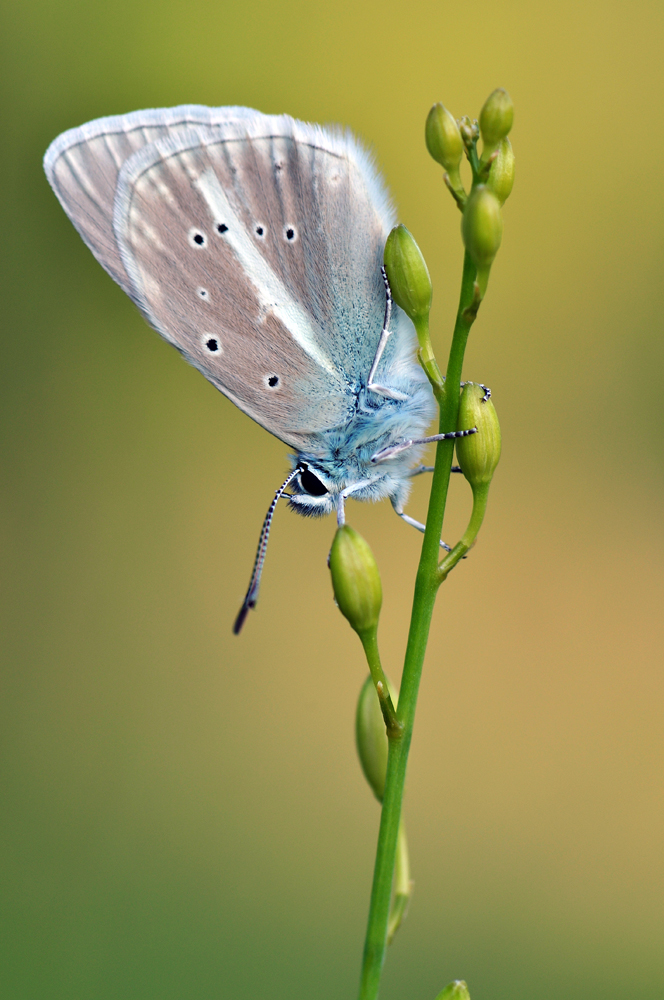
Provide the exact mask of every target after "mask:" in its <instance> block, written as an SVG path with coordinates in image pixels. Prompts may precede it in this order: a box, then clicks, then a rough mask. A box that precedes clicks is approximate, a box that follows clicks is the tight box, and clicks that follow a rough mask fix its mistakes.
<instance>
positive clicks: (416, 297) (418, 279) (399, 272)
mask: <svg viewBox="0 0 664 1000" xmlns="http://www.w3.org/2000/svg"><path fill="white" fill-rule="evenodd" d="M384 260H385V270H386V271H387V277H388V280H389V282H390V288H391V289H392V298H393V299H394V301H395V302H396V304H397V305H398V306H401V308H402V309H403V311H404V312H405V313H406V315H407V316H409V317H410V318H411V319H412V321H413V322H414V323H415V325H417V321H418V320H421V319H426V318H428V316H429V310H430V309H431V295H432V288H431V278H430V277H429V269H428V267H427V265H426V261H425V260H424V257H423V256H422V251H421V250H420V248H419V247H418V245H417V243H416V242H415V240H414V239H413V237H412V235H411V234H410V233H409V232H408V230H407V229H406V227H405V226H402V225H398V226H395V227H394V229H393V230H392V232H391V233H390V235H389V236H388V237H387V243H386V244H385V257H384Z"/></svg>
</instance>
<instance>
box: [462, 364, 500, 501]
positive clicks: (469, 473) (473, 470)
mask: <svg viewBox="0 0 664 1000" xmlns="http://www.w3.org/2000/svg"><path fill="white" fill-rule="evenodd" d="M485 395H486V390H485V389H484V386H481V385H477V384H476V383H475V382H466V384H465V385H464V387H463V389H462V390H461V402H460V404H459V419H458V421H457V430H459V431H467V430H469V429H470V428H471V427H477V434H469V435H468V437H464V438H458V439H457V442H456V453H457V459H458V462H459V465H460V466H461V468H462V470H463V474H464V476H465V477H466V479H467V480H468V482H469V483H470V485H471V486H472V487H473V489H474V488H475V487H476V486H481V485H483V484H486V483H490V482H491V479H492V477H493V474H494V472H495V471H496V466H497V465H498V462H499V460H500V424H499V423H498V416H497V414H496V410H495V407H494V405H493V403H492V402H491V400H490V399H487V400H486V402H485V401H484V396H485Z"/></svg>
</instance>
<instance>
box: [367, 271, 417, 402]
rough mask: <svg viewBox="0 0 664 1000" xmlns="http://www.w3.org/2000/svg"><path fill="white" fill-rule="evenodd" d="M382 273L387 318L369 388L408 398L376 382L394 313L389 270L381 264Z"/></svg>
mask: <svg viewBox="0 0 664 1000" xmlns="http://www.w3.org/2000/svg"><path fill="white" fill-rule="evenodd" d="M380 273H381V274H382V276H383V283H384V285H385V318H384V320H383V329H382V330H381V332H380V340H379V341H378V347H377V348H376V355H375V357H374V359H373V363H372V365H371V368H370V369H369V377H368V379H367V389H368V390H369V391H370V392H377V393H378V394H379V395H380V396H387V397H388V398H389V399H408V397H407V396H406V395H404V393H403V392H399V391H398V390H397V389H390V388H388V386H386V385H379V384H378V383H377V382H374V378H375V376H376V370H377V368H378V365H379V363H380V359H381V358H382V356H383V351H384V350H385V345H386V344H387V341H388V339H389V336H390V317H391V315H392V291H391V289H390V283H389V281H388V279H387V271H386V270H385V268H384V267H382V266H381V269H380Z"/></svg>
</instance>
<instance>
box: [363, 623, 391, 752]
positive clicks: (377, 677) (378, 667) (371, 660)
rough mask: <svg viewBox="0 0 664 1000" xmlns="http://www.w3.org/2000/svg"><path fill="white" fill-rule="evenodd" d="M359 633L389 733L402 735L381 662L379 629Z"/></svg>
mask: <svg viewBox="0 0 664 1000" xmlns="http://www.w3.org/2000/svg"><path fill="white" fill-rule="evenodd" d="M358 634H359V636H360V639H361V641H362V645H363V647H364V655H365V656H366V658H367V663H368V664H369V670H370V671H371V679H372V681H373V682H374V686H375V688H376V694H377V695H378V701H379V702H380V710H381V712H382V713H383V719H384V720H385V728H386V730H387V735H388V737H389V736H390V734H392V733H394V734H396V735H400V733H401V726H400V724H399V722H398V721H397V713H396V711H395V708H394V705H393V703H392V698H391V695H390V688H389V685H388V683H387V677H386V676H385V673H384V671H383V666H382V664H381V662H380V653H379V652H378V629H377V628H373V629H369V630H368V631H366V632H360V633H358Z"/></svg>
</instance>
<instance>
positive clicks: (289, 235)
mask: <svg viewBox="0 0 664 1000" xmlns="http://www.w3.org/2000/svg"><path fill="white" fill-rule="evenodd" d="M284 236H285V237H286V239H287V240H288V242H289V243H294V242H295V240H296V239H297V229H295V227H294V226H286V228H285V229H284Z"/></svg>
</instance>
